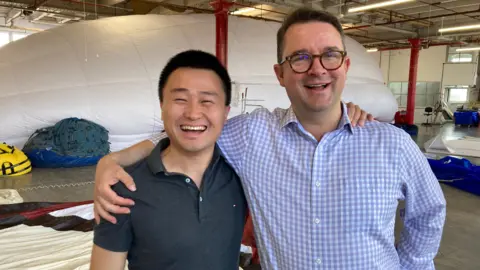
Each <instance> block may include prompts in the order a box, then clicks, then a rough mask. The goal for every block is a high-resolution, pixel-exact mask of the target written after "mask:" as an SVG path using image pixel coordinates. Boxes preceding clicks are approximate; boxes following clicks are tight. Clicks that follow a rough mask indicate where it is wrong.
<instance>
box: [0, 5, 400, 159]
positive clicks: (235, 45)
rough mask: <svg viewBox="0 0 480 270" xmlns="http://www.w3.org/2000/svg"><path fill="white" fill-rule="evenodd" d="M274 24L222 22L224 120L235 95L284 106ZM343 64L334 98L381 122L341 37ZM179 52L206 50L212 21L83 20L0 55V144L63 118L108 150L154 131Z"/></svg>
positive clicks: (357, 51) (360, 66) (369, 72)
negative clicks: (347, 64)
mask: <svg viewBox="0 0 480 270" xmlns="http://www.w3.org/2000/svg"><path fill="white" fill-rule="evenodd" d="M279 26H280V25H279V24H278V23H273V22H265V21H259V20H252V19H246V18H239V17H234V16H231V17H230V19H229V41H228V46H229V50H228V52H229V57H228V68H229V72H230V74H231V77H232V79H233V80H234V84H235V85H234V89H235V93H233V97H234V100H233V103H232V104H233V108H232V113H231V116H234V115H236V114H238V113H241V102H240V99H241V96H242V93H244V92H245V89H246V88H248V99H256V98H259V99H262V100H264V101H259V102H257V104H259V106H263V107H267V108H269V109H273V108H275V107H284V108H285V107H288V106H289V102H288V98H287V96H286V94H285V90H284V89H283V88H281V87H280V86H279V85H278V82H277V80H276V77H275V74H274V72H273V64H274V63H275V61H276V56H275V52H276V38H275V35H276V31H277V29H278V28H279ZM346 42H347V50H348V54H349V55H350V57H351V59H352V65H351V70H350V72H349V75H348V81H347V86H346V89H345V91H344V95H343V98H344V100H346V101H352V102H354V103H356V104H358V105H360V106H361V107H362V108H363V109H365V110H366V111H368V112H371V113H372V114H373V115H374V116H375V117H377V118H378V119H379V120H381V121H391V120H392V119H393V117H394V113H395V112H396V111H397V103H396V100H395V98H394V97H393V95H392V94H391V92H390V91H389V89H388V88H387V87H385V85H384V82H383V79H382V75H381V72H380V69H379V67H378V64H377V63H375V61H374V60H373V58H372V57H371V56H370V55H368V54H367V53H366V52H365V48H364V47H362V46H361V45H360V44H358V43H357V42H355V41H354V40H353V39H350V38H347V40H346ZM186 49H200V50H205V51H208V52H211V53H215V18H214V16H213V15H202V14H197V15H134V16H124V17H112V18H106V19H101V20H95V21H84V22H79V23H75V24H70V25H66V26H62V27H57V28H52V29H50V30H47V31H43V32H40V33H36V34H33V35H30V36H28V37H26V38H24V39H21V40H18V41H16V42H12V43H10V44H8V45H6V46H4V47H2V48H1V49H0V104H1V106H0V116H1V117H0V141H2V142H3V141H4V142H7V143H9V144H13V145H15V146H17V147H23V144H24V143H25V142H26V140H27V139H28V137H29V136H30V135H31V134H32V133H33V132H34V131H35V130H36V129H39V128H43V127H47V126H51V125H54V124H55V123H56V122H58V121H59V120H62V119H64V118H67V117H78V118H84V119H88V120H91V121H94V122H96V123H98V124H100V125H102V126H104V127H105V128H107V129H108V130H109V132H110V142H111V150H112V151H117V150H120V149H123V148H125V147H128V146H130V145H132V144H134V143H136V142H138V141H141V140H143V139H146V138H148V137H149V136H151V134H152V133H155V132H159V131H160V130H161V129H162V124H161V120H160V108H159V99H158V93H157V83H158V77H159V74H160V72H161V70H162V68H163V67H164V65H165V64H166V62H167V61H168V59H169V58H170V57H172V56H173V55H174V54H176V53H178V52H180V51H183V50H186ZM252 108H253V107H250V109H252Z"/></svg>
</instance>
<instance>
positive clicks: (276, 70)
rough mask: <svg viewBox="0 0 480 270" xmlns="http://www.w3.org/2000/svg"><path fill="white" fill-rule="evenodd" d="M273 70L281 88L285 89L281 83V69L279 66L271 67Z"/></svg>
mask: <svg viewBox="0 0 480 270" xmlns="http://www.w3.org/2000/svg"><path fill="white" fill-rule="evenodd" d="M273 70H274V71H275V75H277V80H278V82H279V83H280V85H281V86H283V87H285V84H284V82H283V68H282V66H281V65H280V64H275V65H273Z"/></svg>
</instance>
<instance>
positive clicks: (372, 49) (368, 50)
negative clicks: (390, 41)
mask: <svg viewBox="0 0 480 270" xmlns="http://www.w3.org/2000/svg"><path fill="white" fill-rule="evenodd" d="M367 52H378V49H377V48H370V49H367Z"/></svg>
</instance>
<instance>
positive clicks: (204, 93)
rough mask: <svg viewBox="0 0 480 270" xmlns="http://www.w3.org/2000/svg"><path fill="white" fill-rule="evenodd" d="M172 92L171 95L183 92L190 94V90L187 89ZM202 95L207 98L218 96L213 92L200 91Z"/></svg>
mask: <svg viewBox="0 0 480 270" xmlns="http://www.w3.org/2000/svg"><path fill="white" fill-rule="evenodd" d="M170 92H171V93H182V92H188V89H186V88H173V89H172V90H170ZM200 94H201V95H205V96H218V94H217V93H215V92H212V91H200Z"/></svg>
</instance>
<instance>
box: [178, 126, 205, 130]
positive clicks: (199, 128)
mask: <svg viewBox="0 0 480 270" xmlns="http://www.w3.org/2000/svg"><path fill="white" fill-rule="evenodd" d="M180 128H181V129H182V130H193V131H204V130H206V129H207V127H206V126H180Z"/></svg>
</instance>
